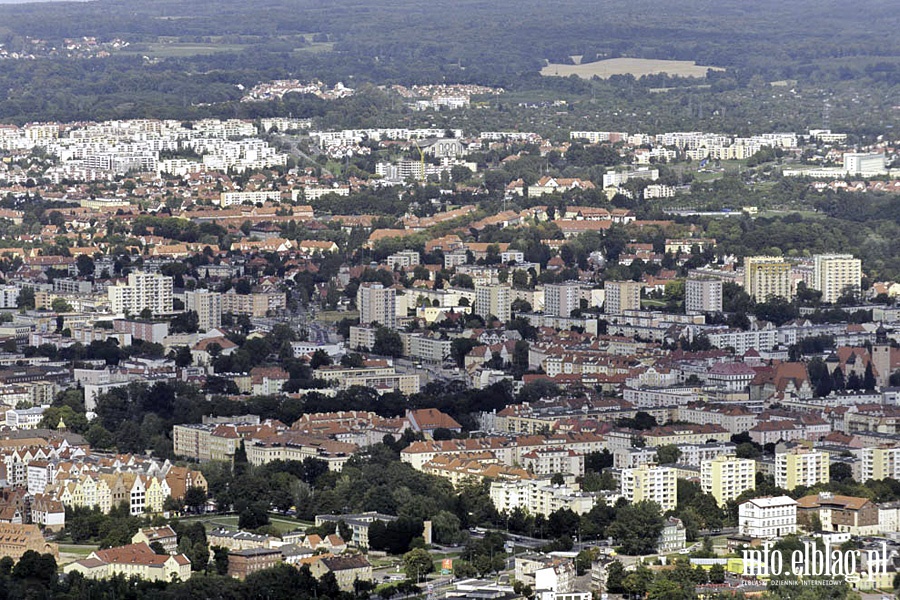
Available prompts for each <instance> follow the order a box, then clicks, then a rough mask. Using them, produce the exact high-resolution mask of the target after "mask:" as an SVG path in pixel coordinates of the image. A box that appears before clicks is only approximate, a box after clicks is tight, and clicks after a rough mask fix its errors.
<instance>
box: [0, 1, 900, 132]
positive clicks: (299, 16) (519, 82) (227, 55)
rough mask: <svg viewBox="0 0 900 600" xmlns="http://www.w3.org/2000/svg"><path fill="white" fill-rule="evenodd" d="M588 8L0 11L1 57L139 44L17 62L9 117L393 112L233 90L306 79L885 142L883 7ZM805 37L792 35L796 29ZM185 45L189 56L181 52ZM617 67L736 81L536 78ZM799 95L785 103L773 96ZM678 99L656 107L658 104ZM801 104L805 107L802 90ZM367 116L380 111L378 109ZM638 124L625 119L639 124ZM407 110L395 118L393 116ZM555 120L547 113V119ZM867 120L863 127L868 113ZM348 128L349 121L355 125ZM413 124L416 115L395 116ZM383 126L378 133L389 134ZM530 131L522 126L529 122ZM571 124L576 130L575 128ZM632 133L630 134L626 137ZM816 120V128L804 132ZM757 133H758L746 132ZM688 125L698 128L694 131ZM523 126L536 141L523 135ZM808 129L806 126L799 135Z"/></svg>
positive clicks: (2, 78)
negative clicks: (687, 65) (608, 64)
mask: <svg viewBox="0 0 900 600" xmlns="http://www.w3.org/2000/svg"><path fill="white" fill-rule="evenodd" d="M752 9H753V10H749V9H748V7H747V6H746V3H743V2H740V1H738V0H724V1H721V2H709V1H699V0H694V1H692V2H688V3H678V4H677V5H673V4H671V3H666V2H662V1H660V0H641V1H639V2H631V1H627V0H607V1H606V2H602V3H600V4H599V5H598V4H597V3H588V2H585V1H583V0H577V1H576V0H570V1H567V2H558V3H554V9H553V12H552V13H550V14H548V13H547V11H546V4H545V3H542V2H538V1H536V0H527V1H524V2H518V1H517V2H512V1H504V2H495V3H484V2H479V1H474V0H468V1H465V2H460V3H457V4H456V6H455V9H454V11H452V13H447V11H445V10H444V9H443V8H442V7H441V6H440V5H438V4H434V3H429V2H423V1H421V0H402V1H401V2H387V1H378V2H366V3H365V5H359V4H358V3H356V2H350V1H348V0H335V1H334V2H330V3H328V4H327V5H321V4H319V3H314V2H311V1H309V0H301V1H297V2H275V1H273V0H269V1H268V2H263V3H252V4H251V3H240V2H235V1H234V0H225V1H223V2H191V3H183V2H175V1H167V0H152V1H150V2H136V1H134V0H125V1H110V0H98V1H96V2H86V3H71V4H66V3H52V4H51V3H47V4H28V5H13V6H0V23H2V25H0V43H2V44H4V47H5V48H6V49H8V50H9V51H15V52H23V51H25V52H27V51H28V49H29V41H28V39H29V38H31V39H34V38H39V39H43V40H48V41H50V42H51V43H55V44H57V45H59V44H61V43H62V40H63V39H64V38H78V37H81V36H96V37H97V38H98V39H100V40H109V39H113V38H116V37H118V38H121V39H124V40H126V41H128V42H129V43H130V46H129V47H128V48H126V49H124V50H122V51H116V52H113V54H112V56H110V57H108V58H102V59H45V58H40V57H39V58H37V59H36V60H8V61H4V64H3V69H2V70H0V89H4V90H8V91H7V94H6V97H5V98H3V99H0V119H5V120H13V121H17V122H24V121H28V120H35V119H43V120H47V119H56V120H63V121H68V120H80V119H96V120H100V119H110V118H128V117H135V118H142V117H148V116H154V117H168V118H193V117H202V116H207V115H213V116H242V117H253V116H259V115H261V114H272V113H277V114H293V115H294V116H315V117H324V116H326V113H331V114H330V115H327V116H330V117H332V118H333V122H332V120H331V119H326V122H328V123H329V125H338V126H339V125H342V124H346V125H350V124H353V125H363V124H366V123H367V122H371V120H372V119H374V118H376V114H377V115H380V116H381V117H383V118H384V119H385V120H387V121H389V122H390V124H391V125H392V126H393V125H395V124H396V122H397V120H396V119H397V116H398V114H388V113H394V112H395V111H391V110H390V108H391V104H390V103H389V102H388V103H385V102H384V101H383V100H384V99H383V98H379V96H378V95H377V94H376V95H374V96H372V97H371V98H369V99H367V100H362V101H361V100H360V99H359V98H353V99H349V100H344V101H339V102H336V103H334V104H331V105H330V106H327V107H326V106H325V103H324V102H322V101H316V100H315V99H293V100H288V101H285V102H271V103H260V104H257V103H253V104H250V105H247V104H240V103H238V102H237V100H238V99H239V98H240V96H241V93H242V92H241V91H240V89H239V88H238V87H237V85H238V84H240V85H243V86H245V87H250V86H253V85H255V84H256V83H258V82H260V81H265V80H268V79H275V78H283V77H296V78H299V79H306V80H309V79H321V80H323V81H326V82H328V83H332V84H333V83H335V82H337V81H343V82H344V83H345V84H347V85H350V86H351V87H364V85H365V84H367V83H371V84H376V85H382V84H389V83H402V84H412V83H438V82H447V83H477V84H482V85H496V86H503V87H504V88H506V89H507V90H509V91H510V92H512V94H513V95H510V96H506V97H504V96H500V97H499V98H495V99H492V100H491V103H492V108H494V109H496V112H495V111H488V113H487V115H488V118H490V119H494V120H498V121H499V122H501V123H502V122H503V120H504V117H505V116H509V115H504V114H503V113H504V109H506V110H507V111H508V109H509V106H510V104H509V103H510V101H511V100H510V99H513V100H512V102H513V106H514V105H515V102H518V101H522V100H528V101H532V100H540V99H547V98H560V97H562V98H564V99H567V100H568V101H569V102H570V109H571V110H572V112H574V113H576V114H577V115H578V117H579V119H581V120H580V121H579V122H580V123H582V124H584V121H583V119H584V118H588V119H591V120H592V121H594V123H592V124H591V126H593V127H596V128H614V127H620V128H621V127H629V128H631V129H634V128H636V127H641V128H643V129H651V128H659V127H663V128H665V127H669V128H673V127H685V126H690V127H696V128H701V127H700V126H701V125H702V126H703V127H702V128H705V129H708V130H738V129H739V127H741V125H742V124H743V126H744V127H746V126H747V125H752V126H753V128H754V129H757V130H768V129H779V128H786V127H792V128H795V129H797V128H799V129H802V128H803V127H804V126H812V125H816V124H817V123H814V122H813V119H814V118H815V119H816V120H818V119H819V118H820V117H821V114H822V110H823V105H824V103H825V102H826V101H828V102H830V103H831V105H832V106H833V109H832V115H831V120H832V122H833V124H835V125H838V124H840V125H841V126H842V127H844V128H847V129H852V130H857V129H859V130H864V131H867V132H876V131H878V130H879V129H880V128H881V129H883V125H884V124H886V123H889V122H890V121H891V117H892V113H891V104H892V103H891V101H890V99H891V98H895V97H896V96H897V93H896V88H897V86H898V84H900V61H898V58H900V42H898V40H897V37H896V35H894V32H895V31H896V24H897V16H896V12H895V11H894V10H893V7H892V3H891V2H888V1H886V0H865V1H863V2H861V3H856V4H853V5H848V4H846V3H840V2H837V1H836V0H829V1H827V2H824V3H823V2H817V1H815V0H799V1H795V2H789V3H785V2H776V1H774V0H765V1H762V2H756V3H754V4H753V6H752ZM801 22H802V23H803V24H804V27H802V28H797V27H795V24H796V23H801ZM179 45H187V46H188V47H187V48H179ZM573 55H574V56H583V59H582V60H583V61H584V62H590V61H592V60H599V59H605V58H615V57H640V58H657V59H677V60H695V61H697V63H698V64H701V65H709V66H716V67H725V68H726V69H727V70H726V71H724V72H711V73H710V76H709V81H708V82H706V83H708V84H709V86H710V87H708V88H707V87H704V86H697V85H696V83H697V81H696V80H689V79H673V78H667V77H665V76H653V77H644V78H642V79H641V80H640V81H635V80H634V78H633V77H630V76H620V77H615V78H613V79H612V80H610V81H606V82H600V81H595V82H585V81H582V80H578V79H577V78H568V79H563V78H554V77H550V78H541V77H540V76H539V75H538V71H539V70H540V68H541V67H542V66H543V65H544V64H545V61H548V60H549V61H551V62H556V63H571V62H572V58H571V57H572V56H573ZM776 80H795V82H796V83H795V85H794V87H793V88H779V90H780V92H779V93H778V94H772V92H771V90H770V89H769V88H768V86H767V85H765V82H769V81H776ZM659 87H663V88H673V89H672V90H671V91H669V92H668V93H664V94H652V93H650V92H649V89H650V88H659ZM791 89H793V92H791V91H790V90H791ZM365 103H371V106H370V108H371V109H376V110H365V108H366V107H365V106H363V105H364V104H365ZM361 109H362V110H361ZM626 109H627V112H626ZM397 112H399V111H397ZM555 112H556V111H555V110H552V111H548V112H547V113H546V114H544V113H542V112H541V111H538V112H537V113H536V116H537V117H538V118H537V120H538V121H547V120H548V119H549V120H550V121H551V123H548V124H552V121H553V120H554V117H555V115H554V113H555ZM861 112H862V113H864V114H865V115H866V119H865V121H863V119H861V118H860V113H861ZM345 115H346V116H345ZM399 116H401V118H406V119H411V120H414V119H416V118H420V117H416V116H411V115H408V114H407V115H399ZM381 117H379V118H381ZM518 117H519V118H521V114H519V115H518ZM427 118H431V117H427ZM562 120H565V118H563V119H562ZM623 120H624V121H625V122H623ZM804 120H805V122H804ZM748 122H749V123H748ZM687 123H694V124H693V125H687ZM516 124H517V125H520V126H522V127H524V123H521V121H517V122H516ZM798 126H799V127H798Z"/></svg>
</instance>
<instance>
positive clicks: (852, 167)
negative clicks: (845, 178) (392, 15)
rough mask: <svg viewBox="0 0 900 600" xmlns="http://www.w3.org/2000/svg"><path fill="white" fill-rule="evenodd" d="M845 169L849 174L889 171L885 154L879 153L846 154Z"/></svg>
mask: <svg viewBox="0 0 900 600" xmlns="http://www.w3.org/2000/svg"><path fill="white" fill-rule="evenodd" d="M844 170H845V171H847V173H848V174H849V175H883V174H884V173H887V169H886V168H885V166H884V154H878V153H847V154H844Z"/></svg>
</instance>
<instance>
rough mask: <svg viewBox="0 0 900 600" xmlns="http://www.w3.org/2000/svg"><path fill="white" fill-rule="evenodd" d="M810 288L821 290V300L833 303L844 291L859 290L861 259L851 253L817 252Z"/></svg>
mask: <svg viewBox="0 0 900 600" xmlns="http://www.w3.org/2000/svg"><path fill="white" fill-rule="evenodd" d="M814 261H815V262H814V267H813V282H812V288H813V289H816V290H819V291H820V292H822V302H828V303H833V302H835V301H837V299H838V298H840V297H841V296H842V295H843V294H844V293H845V292H847V291H853V292H859V289H860V285H861V282H862V261H861V260H859V259H858V258H853V255H851V254H817V255H816V256H815V258H814Z"/></svg>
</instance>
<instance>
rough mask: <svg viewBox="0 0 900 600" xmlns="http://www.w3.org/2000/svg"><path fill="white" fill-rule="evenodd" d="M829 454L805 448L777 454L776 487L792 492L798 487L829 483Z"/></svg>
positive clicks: (798, 447)
mask: <svg viewBox="0 0 900 600" xmlns="http://www.w3.org/2000/svg"><path fill="white" fill-rule="evenodd" d="M829 465H830V462H829V460H828V454H827V453H825V452H821V451H819V450H810V449H808V448H804V447H803V446H797V447H794V448H791V449H789V450H787V451H785V452H776V453H775V485H776V486H778V487H780V488H782V489H785V490H788V491H790V490H792V489H794V488H795V487H797V486H800V485H802V486H806V487H812V486H814V485H818V484H820V483H822V484H825V483H828V479H829V476H830V473H831V471H830V468H829Z"/></svg>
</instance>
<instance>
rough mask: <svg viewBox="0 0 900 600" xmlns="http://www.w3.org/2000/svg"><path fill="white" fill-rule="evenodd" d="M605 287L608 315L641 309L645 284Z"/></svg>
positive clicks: (620, 283)
mask: <svg viewBox="0 0 900 600" xmlns="http://www.w3.org/2000/svg"><path fill="white" fill-rule="evenodd" d="M604 287H605V290H606V300H605V303H604V307H603V312H605V313H606V314H608V315H621V314H623V313H624V312H625V311H626V310H640V309H641V289H642V288H643V287H644V284H642V283H640V282H639V281H607V282H606V284H605V286H604ZM545 294H546V293H545ZM546 302H547V298H546V295H545V297H544V304H545V306H546Z"/></svg>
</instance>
